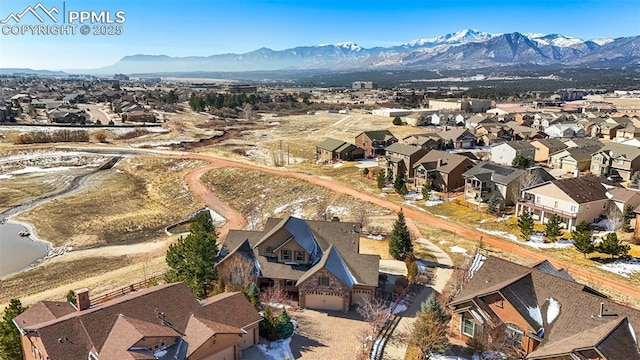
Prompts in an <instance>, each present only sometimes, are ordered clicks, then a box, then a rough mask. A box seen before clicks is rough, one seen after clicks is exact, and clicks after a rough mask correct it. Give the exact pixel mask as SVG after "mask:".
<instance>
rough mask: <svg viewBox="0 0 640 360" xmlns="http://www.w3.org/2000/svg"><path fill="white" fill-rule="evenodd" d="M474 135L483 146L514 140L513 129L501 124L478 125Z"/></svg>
mask: <svg viewBox="0 0 640 360" xmlns="http://www.w3.org/2000/svg"><path fill="white" fill-rule="evenodd" d="M475 135H476V138H477V139H478V142H479V143H482V144H484V145H485V146H489V145H493V144H497V143H501V142H505V141H512V140H514V137H515V135H514V132H513V129H512V128H510V127H508V126H506V125H503V124H487V125H478V126H477V127H476V128H475Z"/></svg>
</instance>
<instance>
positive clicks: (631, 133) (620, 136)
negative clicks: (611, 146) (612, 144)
mask: <svg viewBox="0 0 640 360" xmlns="http://www.w3.org/2000/svg"><path fill="white" fill-rule="evenodd" d="M637 137H640V128H638V127H636V126H635V125H633V124H629V125H627V126H626V127H624V128H622V129H617V130H616V138H615V140H616V142H623V141H625V140H631V139H635V138H637Z"/></svg>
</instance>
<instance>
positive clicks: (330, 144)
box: [316, 138, 348, 151]
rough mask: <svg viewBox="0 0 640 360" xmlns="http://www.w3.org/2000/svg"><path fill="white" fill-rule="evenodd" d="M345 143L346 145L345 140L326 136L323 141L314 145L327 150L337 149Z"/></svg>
mask: <svg viewBox="0 0 640 360" xmlns="http://www.w3.org/2000/svg"><path fill="white" fill-rule="evenodd" d="M345 144H347V145H348V143H347V142H346V141H342V140H338V139H332V138H326V139H324V141H322V142H321V143H319V144H318V145H316V147H317V148H319V149H322V150H327V151H337V150H338V149H339V148H340V147H342V146H344V145H345Z"/></svg>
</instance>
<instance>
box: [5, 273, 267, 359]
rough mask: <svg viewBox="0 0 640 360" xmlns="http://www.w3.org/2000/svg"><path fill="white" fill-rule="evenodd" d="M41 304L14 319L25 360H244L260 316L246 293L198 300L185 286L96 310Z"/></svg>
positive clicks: (85, 298)
mask: <svg viewBox="0 0 640 360" xmlns="http://www.w3.org/2000/svg"><path fill="white" fill-rule="evenodd" d="M76 297H77V299H76V304H75V305H73V304H71V303H68V302H58V301H56V302H52V301H46V302H40V303H38V304H36V305H34V306H32V307H30V308H29V309H27V310H26V311H25V312H23V313H22V314H20V315H18V316H17V317H15V318H14V319H13V323H14V325H15V326H16V327H17V328H18V330H19V332H20V336H21V342H22V346H23V353H24V359H25V360H41V359H50V360H68V359H90V360H95V359H100V360H127V359H131V360H133V359H162V360H186V359H204V358H215V359H222V358H225V359H238V356H239V354H240V351H242V350H244V349H247V348H249V347H251V346H253V345H255V344H257V343H258V340H259V334H258V324H259V322H260V321H261V319H262V318H261V316H260V315H259V314H258V312H257V311H256V309H255V307H254V306H253V305H251V303H249V301H248V300H247V299H246V298H245V296H244V295H243V294H242V293H241V292H233V293H223V294H219V295H215V296H212V297H210V298H207V299H205V300H203V301H198V300H197V299H196V298H195V297H194V296H193V294H192V293H191V291H190V290H189V288H188V287H187V286H186V285H185V284H184V283H172V284H163V285H158V286H155V287H152V288H146V289H140V290H136V291H133V290H129V288H127V289H126V290H123V291H122V295H118V296H115V297H114V298H112V299H111V300H108V301H105V302H101V303H93V302H92V301H91V299H90V298H89V295H88V292H86V291H84V290H83V291H77V292H76Z"/></svg>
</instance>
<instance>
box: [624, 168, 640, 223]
mask: <svg viewBox="0 0 640 360" xmlns="http://www.w3.org/2000/svg"><path fill="white" fill-rule="evenodd" d="M636 174H640V171H638V172H636ZM623 210H624V211H623V212H622V216H623V217H624V221H623V223H622V227H623V228H624V231H626V232H631V220H633V219H635V218H636V213H635V212H634V211H633V208H632V207H631V205H625V206H624V209H623Z"/></svg>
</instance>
